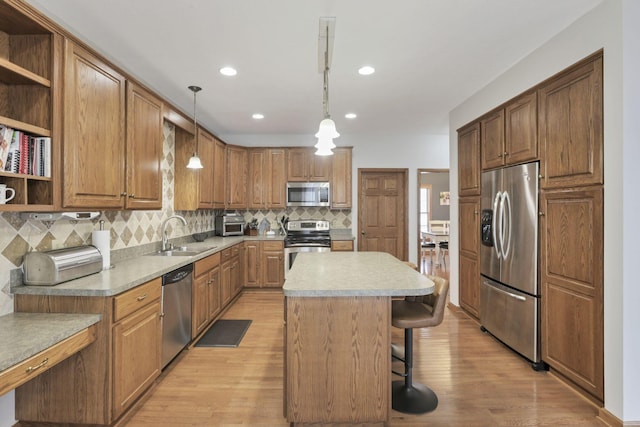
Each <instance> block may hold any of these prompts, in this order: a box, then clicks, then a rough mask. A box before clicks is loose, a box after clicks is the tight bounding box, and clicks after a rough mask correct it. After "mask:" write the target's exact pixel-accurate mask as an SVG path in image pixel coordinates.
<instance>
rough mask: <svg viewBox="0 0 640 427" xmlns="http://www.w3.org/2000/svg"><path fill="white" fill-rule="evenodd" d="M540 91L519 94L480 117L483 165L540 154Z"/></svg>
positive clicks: (490, 166) (494, 165)
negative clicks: (538, 101)
mask: <svg viewBox="0 0 640 427" xmlns="http://www.w3.org/2000/svg"><path fill="white" fill-rule="evenodd" d="M536 107H537V103H536V93H535V92H531V93H528V94H525V95H522V96H520V97H519V98H516V99H515V100H514V101H512V102H510V103H509V104H508V105H507V106H506V107H504V108H500V109H499V110H496V111H494V112H492V113H490V114H488V115H487V116H485V117H484V118H483V119H482V120H481V121H480V131H481V134H480V142H481V149H480V152H481V153H482V169H483V170H485V169H493V168H498V167H501V166H506V165H514V164H518V163H524V162H527V161H533V160H536V159H537V158H538V138H537V127H536V120H537V111H536Z"/></svg>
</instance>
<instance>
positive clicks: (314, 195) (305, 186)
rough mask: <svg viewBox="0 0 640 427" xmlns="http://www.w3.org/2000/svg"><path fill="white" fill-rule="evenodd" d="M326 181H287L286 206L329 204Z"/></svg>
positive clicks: (328, 188) (329, 193) (328, 190)
mask: <svg viewBox="0 0 640 427" xmlns="http://www.w3.org/2000/svg"><path fill="white" fill-rule="evenodd" d="M330 189H331V188H330V185H329V183H328V182H288V183H287V206H330V202H331V199H330V197H331V196H330V195H331V191H330Z"/></svg>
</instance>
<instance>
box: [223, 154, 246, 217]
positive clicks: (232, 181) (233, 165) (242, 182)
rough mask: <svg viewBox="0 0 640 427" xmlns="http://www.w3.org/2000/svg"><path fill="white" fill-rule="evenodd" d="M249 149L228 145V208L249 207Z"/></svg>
mask: <svg viewBox="0 0 640 427" xmlns="http://www.w3.org/2000/svg"><path fill="white" fill-rule="evenodd" d="M247 167H248V151H247V149H246V148H244V147H238V146H236V145H227V173H226V181H227V182H226V186H227V200H226V205H225V207H226V208H227V209H246V208H247Z"/></svg>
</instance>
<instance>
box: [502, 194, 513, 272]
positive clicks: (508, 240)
mask: <svg viewBox="0 0 640 427" xmlns="http://www.w3.org/2000/svg"><path fill="white" fill-rule="evenodd" d="M502 201H503V206H502V215H503V216H504V217H505V218H504V219H505V220H506V225H505V228H506V237H507V238H506V247H505V245H504V244H503V245H502V259H505V260H506V259H507V257H508V256H509V251H510V249H511V222H512V221H511V198H510V197H509V193H508V192H506V191H505V192H504V193H502ZM505 205H506V213H505Z"/></svg>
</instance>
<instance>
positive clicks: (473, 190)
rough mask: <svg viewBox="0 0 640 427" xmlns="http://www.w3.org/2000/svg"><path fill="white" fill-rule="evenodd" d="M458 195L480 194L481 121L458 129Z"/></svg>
mask: <svg viewBox="0 0 640 427" xmlns="http://www.w3.org/2000/svg"><path fill="white" fill-rule="evenodd" d="M458 195H459V196H460V197H462V196H479V195H480V123H479V122H475V123H472V124H470V125H468V126H466V127H464V128H461V129H459V130H458Z"/></svg>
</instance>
